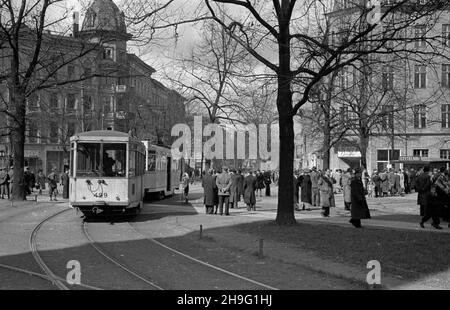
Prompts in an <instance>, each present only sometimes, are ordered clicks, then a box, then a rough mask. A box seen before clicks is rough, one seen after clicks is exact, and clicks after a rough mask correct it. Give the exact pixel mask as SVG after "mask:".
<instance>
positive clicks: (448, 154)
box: [440, 149, 450, 159]
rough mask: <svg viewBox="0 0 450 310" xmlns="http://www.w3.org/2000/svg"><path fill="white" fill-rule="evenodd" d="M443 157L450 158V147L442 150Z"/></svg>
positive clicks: (441, 155)
mask: <svg viewBox="0 0 450 310" xmlns="http://www.w3.org/2000/svg"><path fill="white" fill-rule="evenodd" d="M440 157H441V159H450V149H447V150H441V151H440Z"/></svg>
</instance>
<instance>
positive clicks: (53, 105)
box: [50, 93, 59, 109]
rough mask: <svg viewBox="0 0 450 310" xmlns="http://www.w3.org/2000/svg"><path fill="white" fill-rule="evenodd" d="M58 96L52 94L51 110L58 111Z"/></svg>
mask: <svg viewBox="0 0 450 310" xmlns="http://www.w3.org/2000/svg"><path fill="white" fill-rule="evenodd" d="M58 108H59V104H58V94H57V93H51V94H50V109H58Z"/></svg>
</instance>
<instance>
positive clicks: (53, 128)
mask: <svg viewBox="0 0 450 310" xmlns="http://www.w3.org/2000/svg"><path fill="white" fill-rule="evenodd" d="M48 136H49V140H50V143H58V124H57V123H56V122H50V132H49V135H48Z"/></svg>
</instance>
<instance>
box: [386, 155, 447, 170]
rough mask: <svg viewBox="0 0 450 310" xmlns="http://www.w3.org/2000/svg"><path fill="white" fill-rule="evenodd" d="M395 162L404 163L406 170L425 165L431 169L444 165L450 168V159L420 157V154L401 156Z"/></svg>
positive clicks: (418, 168) (417, 168)
mask: <svg viewBox="0 0 450 310" xmlns="http://www.w3.org/2000/svg"><path fill="white" fill-rule="evenodd" d="M392 163H393V164H403V169H405V170H410V169H414V170H420V169H421V168H423V167H424V166H430V168H431V170H433V169H435V168H436V169H440V168H441V167H444V168H446V169H449V168H450V159H441V158H432V157H420V156H400V157H399V159H398V160H393V161H392Z"/></svg>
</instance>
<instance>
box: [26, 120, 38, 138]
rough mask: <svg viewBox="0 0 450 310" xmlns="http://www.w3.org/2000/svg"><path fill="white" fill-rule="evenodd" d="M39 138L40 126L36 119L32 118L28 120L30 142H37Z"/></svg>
mask: <svg viewBox="0 0 450 310" xmlns="http://www.w3.org/2000/svg"><path fill="white" fill-rule="evenodd" d="M37 139H38V126H37V123H36V121H34V120H30V121H29V122H28V142H29V143H37Z"/></svg>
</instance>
